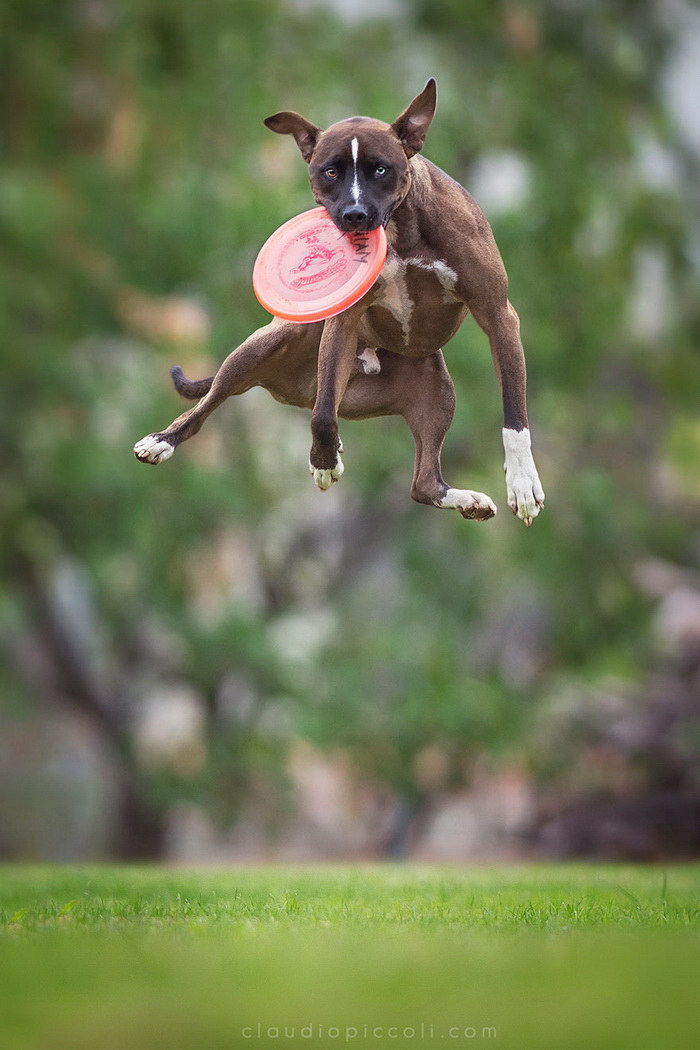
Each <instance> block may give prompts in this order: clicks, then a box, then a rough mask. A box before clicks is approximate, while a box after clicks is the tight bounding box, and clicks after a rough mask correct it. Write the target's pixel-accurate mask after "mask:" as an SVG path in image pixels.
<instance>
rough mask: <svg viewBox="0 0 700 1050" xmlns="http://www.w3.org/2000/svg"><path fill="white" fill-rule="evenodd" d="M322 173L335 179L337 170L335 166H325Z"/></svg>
mask: <svg viewBox="0 0 700 1050" xmlns="http://www.w3.org/2000/svg"><path fill="white" fill-rule="evenodd" d="M323 174H324V175H325V176H326V177H327V178H329V179H337V178H338V172H337V171H336V169H335V168H326V170H325V171H324V173H323Z"/></svg>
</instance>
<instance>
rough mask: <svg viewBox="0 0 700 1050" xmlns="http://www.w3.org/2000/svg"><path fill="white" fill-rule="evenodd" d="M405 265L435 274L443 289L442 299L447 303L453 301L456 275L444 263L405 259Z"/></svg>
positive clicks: (440, 261)
mask: <svg viewBox="0 0 700 1050" xmlns="http://www.w3.org/2000/svg"><path fill="white" fill-rule="evenodd" d="M406 264H407V265H408V266H415V267H417V269H419V270H425V271H426V272H427V273H433V274H435V276H436V277H437V279H438V282H439V283H440V286H441V287H442V289H443V299H444V300H445V302H448V303H449V302H452V301H453V299H454V297H455V288H456V287H457V274H456V273H455V271H454V270H453V269H452V268H451V267H450V266H448V265H447V263H446V262H444V261H443V260H442V259H436V260H435V262H426V260H425V259H407V260H406Z"/></svg>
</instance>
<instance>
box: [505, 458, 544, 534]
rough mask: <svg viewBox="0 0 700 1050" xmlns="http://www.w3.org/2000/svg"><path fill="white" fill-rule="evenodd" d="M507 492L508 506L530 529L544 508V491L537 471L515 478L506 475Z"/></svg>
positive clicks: (518, 475)
mask: <svg viewBox="0 0 700 1050" xmlns="http://www.w3.org/2000/svg"><path fill="white" fill-rule="evenodd" d="M533 467H534V464H533ZM506 490H507V493H508V506H509V507H510V509H511V510H512V511H513V514H515V516H516V518H520V520H521V521H522V523H523V525H524V526H525V528H527V529H529V528H530V526H531V525H532V523H533V521H534V520H535V518H536V517H537V515H538V514H539V512H540V511H541V510H542V508H543V507H544V490H543V488H542V485H541V483H540V479H539V476H538V474H537V470H536V469H533V471H532V472H531V473H528V474H516V475H515V476H512V475H509V474H506Z"/></svg>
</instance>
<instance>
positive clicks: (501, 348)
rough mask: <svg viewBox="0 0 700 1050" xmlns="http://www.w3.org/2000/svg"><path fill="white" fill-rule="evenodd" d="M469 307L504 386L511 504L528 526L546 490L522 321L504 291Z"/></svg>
mask: <svg viewBox="0 0 700 1050" xmlns="http://www.w3.org/2000/svg"><path fill="white" fill-rule="evenodd" d="M470 306H471V309H472V313H473V314H474V317H475V318H476V320H477V322H478V323H479V325H480V327H481V328H483V330H484V331H485V332H486V335H487V336H488V338H489V342H490V344H491V353H492V356H493V362H494V366H495V369H496V374H497V376H498V380H499V383H500V385H501V393H502V396H503V447H504V451H505V463H504V469H505V475H506V490H507V498H508V506H509V507H510V509H511V510H512V511H513V513H514V514H515V515H517V517H518V518H520V520H521V521H522V522H523V523H524V524H525V525H526V526H528V527H529V526H530V525H532V522H533V520H534V519H535V518H536V517H537V515H538V514H539V512H540V510H541V509H542V507H543V506H544V490H543V489H542V484H541V482H540V478H539V474H538V473H537V467H536V466H535V461H534V459H533V456H532V451H531V446H530V429H529V425H528V419H527V407H526V391H525V388H526V376H525V353H524V351H523V345H522V342H521V339H520V321H519V319H518V315H517V313H516V312H515V310H514V308H513V307H512V305H511V304H510V303H509V302H508V299H507V298H506V296H505V292H504V294H503V295H502V296H497V297H496V298H495V300H491V301H488V302H486V303H484V301H483V300H482V301H481V302H479V303H473V304H470Z"/></svg>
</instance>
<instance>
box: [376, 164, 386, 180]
mask: <svg viewBox="0 0 700 1050" xmlns="http://www.w3.org/2000/svg"><path fill="white" fill-rule="evenodd" d="M374 174H375V175H378V176H379V177H380V178H381V177H382V175H386V168H385V167H384V165H383V164H377V166H376V168H375V169H374Z"/></svg>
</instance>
